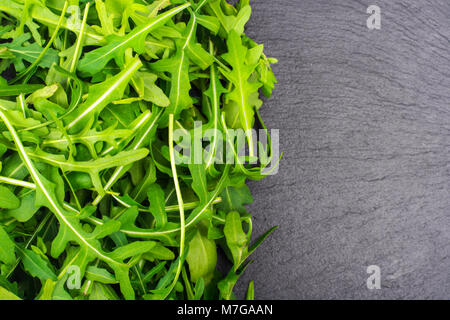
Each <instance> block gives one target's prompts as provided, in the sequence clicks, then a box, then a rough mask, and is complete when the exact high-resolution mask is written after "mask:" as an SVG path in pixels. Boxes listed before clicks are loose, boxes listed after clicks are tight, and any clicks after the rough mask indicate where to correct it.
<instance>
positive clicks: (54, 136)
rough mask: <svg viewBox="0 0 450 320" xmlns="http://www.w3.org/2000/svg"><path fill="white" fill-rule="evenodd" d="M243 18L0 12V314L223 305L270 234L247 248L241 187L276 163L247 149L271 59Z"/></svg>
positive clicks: (36, 1)
mask: <svg viewBox="0 0 450 320" xmlns="http://www.w3.org/2000/svg"><path fill="white" fill-rule="evenodd" d="M250 15H251V7H250V4H249V0H241V1H240V2H237V3H234V4H230V3H228V2H227V1H226V0H191V1H187V0H186V1H184V0H95V1H86V0H67V1H62V0H1V1H0V74H1V76H0V170H1V171H0V299H37V300H39V299H40V300H88V299H90V300H119V299H127V300H134V299H136V300H155V299H156V300H161V299H187V300H200V299H201V300H203V299H235V298H236V296H235V293H233V288H234V286H235V284H236V283H237V281H238V278H239V277H240V276H241V275H242V273H243V272H244V270H245V269H246V267H247V266H248V264H249V263H250V262H251V260H250V258H249V256H250V255H251V254H252V253H253V251H254V250H255V249H256V248H257V247H258V246H259V245H260V244H261V242H262V241H263V240H264V239H265V238H266V237H267V236H268V235H269V234H270V233H271V232H272V231H273V230H274V229H275V228H272V229H270V230H268V231H267V232H266V233H264V234H263V235H261V236H260V237H259V238H258V239H252V238H251V236H252V217H251V215H250V214H249V213H248V212H247V210H246V208H245V205H247V204H250V203H251V202H252V201H253V199H252V196H251V194H250V192H249V189H248V187H247V185H246V181H247V180H248V179H251V180H259V179H262V178H263V177H265V176H267V175H268V174H271V170H269V169H268V168H269V163H272V164H273V163H274V162H275V163H278V160H279V159H278V158H279V156H278V154H276V153H275V152H273V147H272V143H271V141H270V137H266V138H267V139H266V140H268V143H264V141H260V140H261V139H259V137H260V136H261V135H263V134H262V133H267V132H268V130H267V128H266V126H265V125H264V123H263V121H262V119H261V117H260V114H259V109H260V107H261V105H262V100H261V95H265V96H266V97H270V95H271V93H272V90H273V89H274V85H275V83H276V79H275V77H274V74H273V73H272V69H271V64H273V63H276V60H275V59H273V58H268V57H266V56H265V55H264V53H263V46H262V45H258V44H257V43H255V42H254V41H253V40H252V39H250V38H249V37H247V36H246V35H245V34H244V26H245V24H246V23H247V21H248V20H249V18H250ZM255 129H258V130H259V132H260V134H254V133H255V132H256V131H257V130H255ZM241 133H244V135H242V134H241ZM243 150H244V152H243ZM274 155H275V156H274ZM222 258H223V259H222ZM218 259H219V260H220V263H218ZM222 260H223V261H222ZM227 261H228V262H227ZM246 298H247V299H253V298H254V284H253V282H250V284H249V285H248V291H247V295H246Z"/></svg>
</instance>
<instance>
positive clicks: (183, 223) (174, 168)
mask: <svg viewBox="0 0 450 320" xmlns="http://www.w3.org/2000/svg"><path fill="white" fill-rule="evenodd" d="M173 118H174V115H173V113H171V114H169V154H170V166H171V168H172V176H173V183H174V186H175V192H176V195H177V200H178V208H179V211H180V259H179V261H178V267H177V271H176V273H175V278H174V279H173V282H172V285H171V286H170V288H171V289H170V291H168V292H167V295H169V294H170V292H171V291H172V290H173V288H174V287H175V285H176V283H177V281H178V278H179V277H180V273H181V268H182V266H183V255H184V245H185V244H184V242H185V238H186V221H185V219H184V206H183V197H182V195H181V189H180V184H179V182H178V174H177V166H176V164H175V153H174V148H173ZM165 298H166V297H165Z"/></svg>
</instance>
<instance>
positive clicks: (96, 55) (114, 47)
mask: <svg viewBox="0 0 450 320" xmlns="http://www.w3.org/2000/svg"><path fill="white" fill-rule="evenodd" d="M189 6H190V3H186V4H184V5H181V6H178V7H175V8H173V9H171V10H169V11H167V12H165V13H163V14H161V15H159V16H156V17H155V18H152V19H150V21H148V22H147V24H146V25H143V26H139V27H137V28H135V29H133V31H131V32H130V33H128V34H127V35H126V36H124V37H117V36H110V37H109V38H108V44H107V45H105V46H102V47H100V48H98V49H96V50H93V51H91V52H89V53H88V54H87V55H86V56H85V57H84V58H83V59H82V60H81V61H80V64H79V65H78V69H79V70H80V71H82V72H87V73H89V74H95V73H97V72H99V71H100V70H102V69H103V68H104V67H105V66H106V64H107V63H108V61H110V60H111V59H114V58H115V59H117V62H118V64H119V65H120V66H121V65H123V64H124V62H123V55H124V53H125V50H126V49H128V48H133V49H134V50H135V51H136V52H137V53H142V52H143V51H144V44H145V38H146V36H147V35H148V33H149V32H151V31H152V30H154V29H156V28H158V27H159V26H161V25H163V24H164V23H165V22H167V21H168V20H169V19H170V18H171V17H173V16H174V15H176V14H177V13H179V12H181V11H183V10H185V9H186V8H187V7H189Z"/></svg>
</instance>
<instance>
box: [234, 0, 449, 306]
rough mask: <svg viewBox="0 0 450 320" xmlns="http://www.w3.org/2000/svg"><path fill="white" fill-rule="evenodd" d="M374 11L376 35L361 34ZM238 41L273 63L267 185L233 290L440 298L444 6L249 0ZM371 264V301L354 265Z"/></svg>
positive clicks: (445, 173)
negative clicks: (247, 39)
mask: <svg viewBox="0 0 450 320" xmlns="http://www.w3.org/2000/svg"><path fill="white" fill-rule="evenodd" d="M371 4H376V5H378V6H380V7H381V11H382V12H381V14H382V26H381V30H379V31H377V30H374V31H369V30H368V28H367V26H366V19H367V18H368V16H369V15H368V14H367V13H366V9H367V7H368V6H369V5H371ZM252 6H253V8H254V10H253V15H252V19H251V22H250V24H249V26H248V28H247V32H248V33H249V34H250V35H251V36H252V37H253V38H255V39H256V40H257V41H258V42H260V43H264V44H265V48H266V49H265V50H266V53H267V54H268V55H269V56H274V57H277V58H278V59H279V60H280V63H279V64H278V65H277V66H275V67H274V69H275V72H276V74H277V77H278V79H279V84H278V87H277V89H276V91H275V93H274V96H273V98H272V99H271V100H270V101H268V102H266V104H265V105H264V107H263V109H262V115H263V117H264V119H265V120H266V122H267V124H268V125H269V126H270V127H271V128H279V129H280V130H281V131H280V140H281V141H280V144H281V149H282V151H284V158H283V160H282V162H281V167H280V171H279V173H278V175H276V176H272V177H269V178H267V179H266V180H263V181H261V182H253V183H251V189H252V192H253V194H254V198H255V203H254V204H253V205H251V206H249V209H250V211H251V212H252V213H253V214H254V215H255V225H256V231H255V234H261V233H262V232H263V231H264V230H266V229H268V228H269V227H271V226H273V225H275V224H279V225H280V228H279V230H278V231H277V232H276V233H275V234H274V235H273V236H272V237H271V238H270V239H268V240H267V242H266V243H265V244H264V245H262V246H261V247H260V248H259V249H258V251H257V252H256V254H255V255H254V258H255V260H256V261H255V263H254V264H253V265H252V266H250V267H249V268H248V269H247V271H246V273H245V276H243V278H242V279H241V282H240V284H239V288H240V289H241V291H242V290H245V288H244V287H245V285H246V284H247V283H248V281H249V280H250V279H254V280H255V287H256V297H257V298H258V299H380V298H387V299H410V298H412V299H418V298H424V299H431V298H433V299H437V298H442V299H449V298H450V197H449V190H450V165H449V163H450V52H449V49H450V46H449V39H450V1H448V0H422V1H419V0H377V1H375V0H339V1H331V0H257V1H252ZM372 264H374V265H378V266H380V267H381V275H382V280H381V285H382V289H381V290H368V289H367V287H366V279H367V276H368V274H367V273H366V267H367V266H368V265H372Z"/></svg>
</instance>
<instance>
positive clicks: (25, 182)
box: [0, 176, 36, 189]
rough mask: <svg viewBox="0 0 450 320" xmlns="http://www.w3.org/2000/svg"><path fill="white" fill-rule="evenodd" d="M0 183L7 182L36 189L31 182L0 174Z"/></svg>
mask: <svg viewBox="0 0 450 320" xmlns="http://www.w3.org/2000/svg"><path fill="white" fill-rule="evenodd" d="M0 183H7V184H11V185H14V186H18V187H23V188H28V189H36V185H35V184H34V183H31V182H27V181H22V180H17V179H13V178H9V177H3V176H0Z"/></svg>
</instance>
